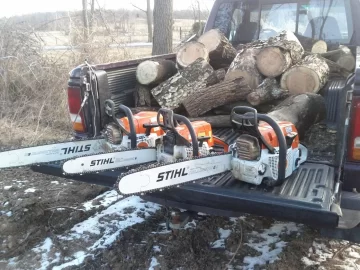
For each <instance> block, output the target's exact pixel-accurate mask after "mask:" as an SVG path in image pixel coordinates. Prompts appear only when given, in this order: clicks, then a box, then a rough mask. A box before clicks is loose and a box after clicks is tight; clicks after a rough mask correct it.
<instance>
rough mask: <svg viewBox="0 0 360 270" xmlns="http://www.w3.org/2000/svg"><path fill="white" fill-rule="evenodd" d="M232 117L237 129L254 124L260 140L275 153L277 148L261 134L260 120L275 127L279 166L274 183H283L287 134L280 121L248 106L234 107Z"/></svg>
mask: <svg viewBox="0 0 360 270" xmlns="http://www.w3.org/2000/svg"><path fill="white" fill-rule="evenodd" d="M230 119H231V124H232V126H233V128H234V129H235V130H240V128H241V126H244V125H245V126H249V127H251V126H253V127H254V128H255V130H256V132H257V133H258V135H259V138H260V140H261V141H262V142H263V143H264V144H265V146H266V147H267V148H268V149H269V151H270V149H272V150H273V151H274V153H275V149H274V148H273V147H272V146H271V145H270V144H268V143H267V141H266V140H265V139H264V137H263V136H262V135H261V133H260V131H259V128H258V120H259V121H264V122H266V123H267V124H269V125H270V126H271V127H272V128H273V130H274V132H275V134H276V137H277V139H278V142H279V167H278V178H277V180H276V181H275V182H274V183H272V185H279V184H282V183H283V181H284V180H285V170H286V154H287V145H286V140H285V136H284V134H283V132H282V130H281V128H280V126H279V125H278V123H277V122H276V121H274V120H273V119H272V118H271V117H269V116H268V115H266V114H258V113H257V110H256V109H254V108H251V107H246V106H237V107H234V108H233V109H232V111H231V115H230ZM269 147H270V148H269ZM270 152H271V151H270Z"/></svg>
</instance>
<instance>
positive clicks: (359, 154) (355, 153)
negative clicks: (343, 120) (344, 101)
mask: <svg viewBox="0 0 360 270" xmlns="http://www.w3.org/2000/svg"><path fill="white" fill-rule="evenodd" d="M351 107H352V108H351V118H350V119H351V123H350V136H349V138H350V140H349V148H348V149H349V151H348V159H349V160H350V161H360V97H356V96H353V98H352V104H351Z"/></svg>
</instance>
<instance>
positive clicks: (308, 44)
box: [295, 34, 328, 53]
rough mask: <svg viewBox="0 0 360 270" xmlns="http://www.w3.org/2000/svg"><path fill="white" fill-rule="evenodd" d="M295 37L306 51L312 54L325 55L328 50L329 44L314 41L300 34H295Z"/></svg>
mask: <svg viewBox="0 0 360 270" xmlns="http://www.w3.org/2000/svg"><path fill="white" fill-rule="evenodd" d="M295 36H296V37H297V38H298V40H299V41H300V43H301V45H302V46H303V47H304V49H305V51H308V52H312V53H325V52H327V50H328V46H327V43H326V42H325V41H323V40H319V39H313V38H309V37H305V36H303V35H299V34H295Z"/></svg>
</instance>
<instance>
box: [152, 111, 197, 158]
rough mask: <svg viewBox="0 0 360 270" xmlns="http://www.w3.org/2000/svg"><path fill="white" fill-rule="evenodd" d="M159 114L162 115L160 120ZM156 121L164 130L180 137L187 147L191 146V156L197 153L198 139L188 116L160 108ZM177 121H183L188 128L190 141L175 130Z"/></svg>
mask: <svg viewBox="0 0 360 270" xmlns="http://www.w3.org/2000/svg"><path fill="white" fill-rule="evenodd" d="M160 116H162V121H161V120H160ZM157 122H158V125H159V126H160V127H161V128H162V129H163V130H164V131H165V132H166V131H168V130H170V131H173V132H174V133H175V134H176V136H178V137H179V138H181V140H182V141H183V142H184V144H185V145H186V146H187V147H190V146H192V148H193V156H198V155H199V143H198V139H197V137H196V133H195V130H194V128H193V126H192V125H191V122H190V120H189V119H188V118H186V117H185V116H183V115H180V114H175V113H174V112H173V111H172V110H169V109H164V108H161V109H160V110H159V111H158V114H157ZM179 122H182V123H184V125H185V126H186V127H187V129H188V130H189V133H190V137H191V143H189V141H188V140H187V139H186V138H184V137H183V136H181V135H180V134H179V132H178V131H177V130H176V127H177V126H178V125H179Z"/></svg>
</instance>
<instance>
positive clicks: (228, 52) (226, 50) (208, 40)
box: [198, 29, 237, 69]
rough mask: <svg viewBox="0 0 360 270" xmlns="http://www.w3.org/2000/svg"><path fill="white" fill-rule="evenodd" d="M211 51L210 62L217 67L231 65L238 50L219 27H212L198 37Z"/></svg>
mask: <svg viewBox="0 0 360 270" xmlns="http://www.w3.org/2000/svg"><path fill="white" fill-rule="evenodd" d="M198 42H201V43H202V44H204V45H205V47H206V49H207V50H208V52H209V57H210V64H211V65H212V66H213V67H214V68H215V69H217V68H221V67H223V66H224V65H227V66H229V65H230V64H231V62H232V61H233V60H234V58H235V56H236V53H237V52H236V50H235V48H234V47H233V46H232V44H231V43H230V42H229V40H228V39H227V38H226V36H225V35H224V33H222V32H221V31H220V30H219V29H211V30H209V31H207V32H206V33H204V34H203V35H201V36H200V37H199V39H198Z"/></svg>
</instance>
